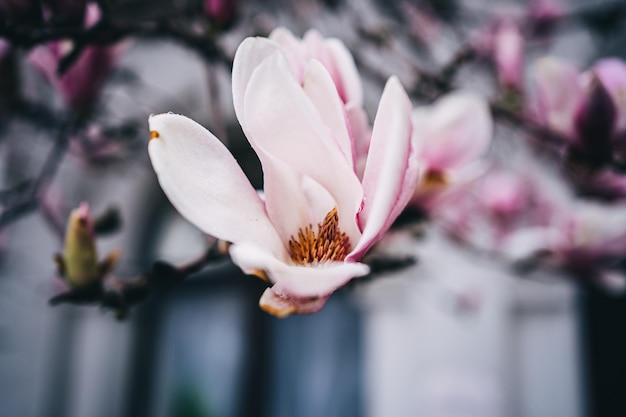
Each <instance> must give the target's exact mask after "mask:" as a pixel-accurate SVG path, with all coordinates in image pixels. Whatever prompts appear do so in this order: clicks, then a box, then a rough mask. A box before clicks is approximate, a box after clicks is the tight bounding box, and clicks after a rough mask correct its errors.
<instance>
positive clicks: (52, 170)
mask: <svg viewBox="0 0 626 417" xmlns="http://www.w3.org/2000/svg"><path fill="white" fill-rule="evenodd" d="M72 129H73V123H69V122H66V123H64V124H63V125H62V126H61V127H60V128H59V131H58V133H57V135H56V139H55V141H54V143H53V145H52V149H51V150H50V151H49V152H48V155H47V156H46V160H45V161H44V164H43V167H42V168H41V171H40V172H39V174H38V175H37V176H36V177H35V178H33V179H30V180H26V181H22V182H20V183H18V184H16V185H15V186H14V187H12V188H9V189H7V190H4V191H1V192H0V196H3V197H4V199H7V200H8V199H9V198H10V200H11V202H10V204H9V205H8V206H7V207H6V208H5V209H4V210H3V211H2V213H0V228H3V227H5V226H7V225H8V224H10V223H12V222H14V221H16V220H18V219H20V218H21V217H23V216H25V215H26V214H29V213H31V212H33V211H35V210H37V209H38V208H39V207H40V205H41V204H42V195H43V193H45V191H46V190H47V188H48V185H49V184H50V183H51V182H52V180H53V179H54V177H55V176H56V173H57V171H58V169H59V166H60V165H61V161H62V160H63V157H64V156H65V152H66V151H67V147H68V142H69V133H70V131H71V130H72Z"/></svg>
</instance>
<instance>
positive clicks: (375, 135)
mask: <svg viewBox="0 0 626 417" xmlns="http://www.w3.org/2000/svg"><path fill="white" fill-rule="evenodd" d="M411 133H412V125H411V102H410V101H409V98H408V96H407V95H406V93H405V92H404V89H403V88H402V86H401V85H400V81H399V80H398V79H397V78H396V77H391V78H390V79H389V81H387V85H386V86H385V90H384V91H383V95H382V97H381V99H380V104H379V106H378V112H377V114H376V119H375V121H374V127H373V130H372V143H371V145H370V150H369V154H368V156H367V163H366V165H365V172H364V174H363V192H364V197H363V211H361V213H359V216H358V218H359V224H360V225H361V227H362V228H363V236H362V237H361V240H360V241H359V242H358V244H357V245H356V247H355V248H354V249H353V250H352V253H351V254H350V255H348V258H347V259H348V260H358V259H360V258H361V257H362V256H363V254H364V253H365V251H367V249H369V248H370V247H371V246H372V245H373V244H374V243H375V242H376V241H377V240H378V239H380V237H381V236H382V234H383V233H384V232H386V231H387V229H389V227H390V226H391V223H392V222H393V221H394V220H395V219H396V217H397V216H398V215H399V214H400V212H401V211H402V210H403V209H404V207H405V206H406V204H407V203H408V201H409V198H410V197H411V195H412V193H413V189H414V187H415V181H416V180H417V161H416V159H415V155H414V153H413V152H414V149H413V146H412V144H411Z"/></svg>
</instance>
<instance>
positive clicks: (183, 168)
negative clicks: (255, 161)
mask: <svg viewBox="0 0 626 417" xmlns="http://www.w3.org/2000/svg"><path fill="white" fill-rule="evenodd" d="M149 125H150V131H151V132H155V133H154V135H158V137H156V138H154V139H151V140H150V143H149V145H148V150H149V153H150V159H151V161H152V166H153V167H154V170H155V172H156V174H157V176H158V179H159V183H160V184H161V187H162V188H163V191H164V192H165V194H166V195H167V197H168V198H169V200H170V201H171V202H172V204H173V205H174V207H176V209H177V210H178V211H179V212H180V214H182V216H183V217H185V218H186V219H187V220H189V221H190V222H192V223H193V224H195V225H196V226H198V227H199V228H200V229H202V230H203V231H204V232H206V233H208V234H210V235H212V236H215V237H217V238H219V239H223V240H226V241H229V242H244V241H251V242H255V243H257V244H260V245H264V246H265V247H267V248H268V250H270V251H271V252H272V253H274V254H276V255H280V256H282V255H283V254H284V251H285V249H284V246H283V245H282V243H281V241H280V239H279V238H278V235H277V233H276V231H275V230H274V227H273V226H272V224H271V223H270V221H269V219H268V217H267V215H266V213H265V208H264V206H263V202H262V201H261V200H260V198H259V196H258V195H257V193H256V191H255V190H254V188H252V186H251V185H250V182H249V181H248V179H247V178H246V176H245V175H244V173H243V172H242V171H241V169H240V167H239V165H237V162H236V161H235V159H234V158H233V156H232V155H231V154H230V152H228V150H227V149H226V147H225V146H224V145H223V144H222V143H221V142H220V141H219V140H218V139H217V138H216V137H215V136H213V134H212V133H211V132H209V131H208V130H206V129H205V128H203V127H202V126H200V125H199V124H198V123H196V122H194V121H193V120H191V119H188V118H187V117H185V116H180V115H176V114H160V115H157V116H152V117H150V120H149Z"/></svg>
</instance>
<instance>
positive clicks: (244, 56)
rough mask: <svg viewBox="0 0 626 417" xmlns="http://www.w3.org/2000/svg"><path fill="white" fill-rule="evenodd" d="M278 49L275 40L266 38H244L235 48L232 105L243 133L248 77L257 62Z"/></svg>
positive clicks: (250, 75)
mask: <svg viewBox="0 0 626 417" xmlns="http://www.w3.org/2000/svg"><path fill="white" fill-rule="evenodd" d="M279 50H280V47H279V46H278V44H276V43H275V42H272V41H270V40H269V39H266V38H260V37H257V38H246V39H245V40H244V41H243V42H242V43H241V45H239V47H238V48H237V52H236V53H235V58H234V60H233V78H232V80H233V105H234V107H235V113H236V114H237V119H238V120H239V123H241V124H242V128H243V130H244V133H245V132H246V127H245V126H244V125H243V122H242V120H245V116H244V114H243V110H244V109H243V99H244V96H245V93H246V89H247V88H248V83H249V82H250V77H252V74H253V73H254V71H255V70H256V69H257V67H258V66H259V64H260V63H261V62H263V61H264V60H265V59H267V58H268V57H270V56H271V55H273V54H274V53H276V52H277V51H279Z"/></svg>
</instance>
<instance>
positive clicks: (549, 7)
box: [528, 0, 564, 40]
mask: <svg viewBox="0 0 626 417" xmlns="http://www.w3.org/2000/svg"><path fill="white" fill-rule="evenodd" d="M563 12H564V8H563V5H562V4H561V2H560V1H558V0H533V1H531V2H530V4H529V8H528V18H529V20H530V32H531V34H532V36H533V37H535V38H539V39H541V40H547V39H549V37H550V36H551V35H552V34H553V33H554V30H555V29H556V27H557V24H558V21H559V19H560V18H561V16H562V15H563Z"/></svg>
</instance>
